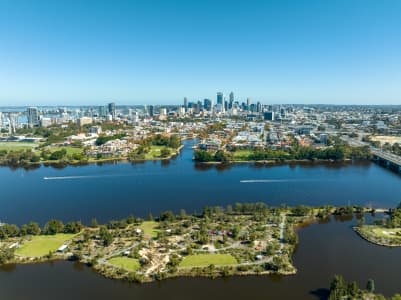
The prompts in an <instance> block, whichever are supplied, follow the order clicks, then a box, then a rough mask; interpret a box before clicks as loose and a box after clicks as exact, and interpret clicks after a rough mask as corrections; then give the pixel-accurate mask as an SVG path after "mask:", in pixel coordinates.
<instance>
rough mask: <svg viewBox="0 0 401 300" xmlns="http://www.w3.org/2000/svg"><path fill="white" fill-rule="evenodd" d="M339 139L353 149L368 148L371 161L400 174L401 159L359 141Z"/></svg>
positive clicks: (343, 137) (345, 137)
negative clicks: (371, 157)
mask: <svg viewBox="0 0 401 300" xmlns="http://www.w3.org/2000/svg"><path fill="white" fill-rule="evenodd" d="M341 139H342V140H343V141H345V142H347V143H348V144H349V145H351V146H353V147H361V146H369V148H370V152H371V153H372V156H373V160H374V161H375V162H377V163H379V164H381V165H383V166H385V167H387V168H389V169H391V170H393V171H395V172H397V173H401V157H400V156H398V155H395V154H392V153H389V152H385V151H383V150H380V149H378V148H375V147H372V146H370V145H369V144H368V143H365V142H362V141H361V140H359V139H353V138H349V137H347V136H342V137H341Z"/></svg>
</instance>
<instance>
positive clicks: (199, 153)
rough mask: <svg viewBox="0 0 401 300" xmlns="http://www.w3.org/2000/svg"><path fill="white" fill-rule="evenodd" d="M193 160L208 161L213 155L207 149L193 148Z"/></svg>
mask: <svg viewBox="0 0 401 300" xmlns="http://www.w3.org/2000/svg"><path fill="white" fill-rule="evenodd" d="M194 160H195V161H198V162H208V161H212V160H213V157H212V155H211V154H210V153H209V152H208V151H205V150H195V153H194Z"/></svg>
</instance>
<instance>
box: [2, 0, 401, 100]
mask: <svg viewBox="0 0 401 300" xmlns="http://www.w3.org/2000/svg"><path fill="white" fill-rule="evenodd" d="M400 15H401V1H397V0H384V1H375V0H353V1H350V0H338V1H320V0H305V1H302V0H299V1H285V0H276V1H256V0H253V1H252V0H251V1H246V2H245V1H227V0H221V1H212V0H204V1H178V0H172V1H161V0H159V1H158V0H155V1H75V0H73V1H50V0H43V1H29V0H25V1H22V0H4V1H1V3H0V37H1V40H0V91H1V92H0V106H6V105H7V106H10V105H80V104H85V105H91V104H93V105H97V104H104V103H107V102H108V101H111V100H112V101H115V102H116V103H117V104H149V103H160V104H163V103H169V104H174V103H181V102H182V99H183V97H184V96H186V97H188V99H189V100H190V101H192V100H202V99H203V98H211V99H215V96H216V92H217V91H222V92H224V93H226V94H228V93H229V92H230V91H234V93H235V95H236V97H237V98H238V99H239V100H244V99H245V98H246V97H250V98H251V99H252V100H253V101H261V102H263V103H313V104H314V103H330V104H400V103H401V84H400V82H401V39H400V38H399V37H400V36H401V18H400V17H399V16H400Z"/></svg>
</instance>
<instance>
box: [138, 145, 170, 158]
mask: <svg viewBox="0 0 401 300" xmlns="http://www.w3.org/2000/svg"><path fill="white" fill-rule="evenodd" d="M166 148H167V149H170V152H171V153H173V152H174V149H173V148H169V147H166V146H151V147H150V151H149V152H148V153H146V154H145V159H155V158H160V153H161V151H162V149H166Z"/></svg>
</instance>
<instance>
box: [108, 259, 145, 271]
mask: <svg viewBox="0 0 401 300" xmlns="http://www.w3.org/2000/svg"><path fill="white" fill-rule="evenodd" d="M108 262H109V264H112V265H114V266H116V267H119V268H122V269H125V270H127V271H131V272H134V271H137V270H139V268H140V267H141V265H140V264H139V261H138V260H137V259H134V258H128V257H123V256H118V257H113V258H111V259H109V260H108Z"/></svg>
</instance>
